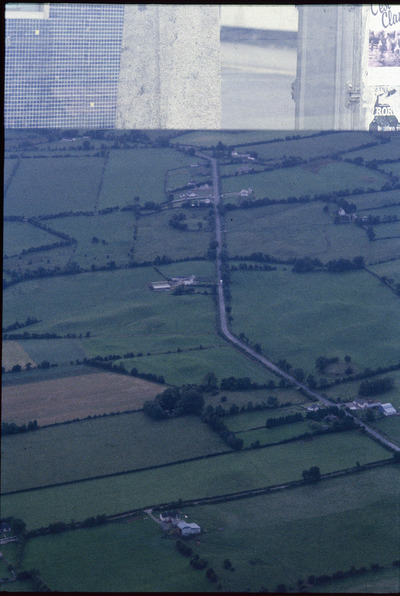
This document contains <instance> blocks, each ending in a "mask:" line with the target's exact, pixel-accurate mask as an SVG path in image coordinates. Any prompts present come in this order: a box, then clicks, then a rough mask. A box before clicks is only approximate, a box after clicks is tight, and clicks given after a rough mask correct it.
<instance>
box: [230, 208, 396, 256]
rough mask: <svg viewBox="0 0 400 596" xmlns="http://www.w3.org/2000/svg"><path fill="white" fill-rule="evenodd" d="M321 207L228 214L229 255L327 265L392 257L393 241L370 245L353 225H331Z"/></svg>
mask: <svg viewBox="0 0 400 596" xmlns="http://www.w3.org/2000/svg"><path fill="white" fill-rule="evenodd" d="M323 207H324V205H323V203H319V202H316V203H314V202H313V203H309V204H305V205H269V206H268V207H259V208H256V209H239V210H237V211H229V212H228V213H227V215H226V216H225V227H226V230H227V238H228V249H229V252H230V255H231V256H232V257H233V256H235V255H249V254H251V253H252V252H258V251H260V252H264V253H266V254H270V255H273V256H274V257H276V258H279V259H290V258H301V257H304V256H310V257H313V258H318V259H320V260H321V261H322V262H326V261H329V260H332V259H338V258H350V259H351V258H354V257H356V256H358V255H360V254H362V255H364V256H365V259H366V261H376V260H378V259H379V258H382V256H383V254H384V253H385V251H387V250H389V251H390V252H389V254H390V255H392V254H394V253H395V241H393V243H391V244H390V246H387V247H386V246H384V247H381V246H380V243H374V242H370V241H369V240H368V237H367V235H366V233H365V231H364V230H362V229H361V228H358V227H356V226H355V225H353V224H346V225H334V223H333V220H332V217H330V215H329V214H328V213H325V212H324V211H323ZM381 227H384V228H385V229H386V225H385V226H381Z"/></svg>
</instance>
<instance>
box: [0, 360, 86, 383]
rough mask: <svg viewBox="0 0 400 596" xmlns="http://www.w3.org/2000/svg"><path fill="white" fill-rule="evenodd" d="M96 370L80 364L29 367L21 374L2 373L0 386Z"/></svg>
mask: <svg viewBox="0 0 400 596" xmlns="http://www.w3.org/2000/svg"><path fill="white" fill-rule="evenodd" d="M97 372H98V371H97V370H96V369H95V368H93V367H91V366H84V365H82V364H71V365H61V366H56V367H54V368H53V367H51V368H31V369H30V370H24V373H23V374H22V375H20V374H18V373H8V374H6V375H3V377H2V379H1V385H2V387H14V386H15V385H25V384H26V383H37V382H39V381H49V380H51V379H62V378H69V377H75V376H76V375H87V374H96V373H97Z"/></svg>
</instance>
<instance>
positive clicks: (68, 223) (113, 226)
mask: <svg viewBox="0 0 400 596" xmlns="http://www.w3.org/2000/svg"><path fill="white" fill-rule="evenodd" d="M48 223H49V225H50V226H51V227H52V228H54V229H55V230H58V231H60V232H64V233H67V234H69V235H70V236H72V237H73V238H76V240H77V245H76V247H75V249H74V254H73V259H74V261H77V262H78V263H79V264H80V265H81V266H82V267H85V268H88V267H90V266H91V265H92V264H95V265H97V266H100V265H107V263H108V262H109V261H115V262H116V263H117V265H120V264H123V263H127V262H128V261H129V251H130V249H131V248H132V246H133V242H134V240H133V233H134V227H135V218H134V216H133V214H132V213H130V212H123V213H121V212H118V213H108V214H107V215H101V216H100V215H99V216H81V217H79V216H77V217H63V218H60V219H54V220H49V222H48ZM93 238H98V240H99V242H93V241H92V239H93Z"/></svg>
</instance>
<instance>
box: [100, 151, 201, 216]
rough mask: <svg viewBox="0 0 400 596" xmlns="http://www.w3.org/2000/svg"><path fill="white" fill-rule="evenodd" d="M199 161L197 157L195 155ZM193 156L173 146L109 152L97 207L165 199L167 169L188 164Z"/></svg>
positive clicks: (102, 207) (121, 205)
mask: <svg viewBox="0 0 400 596" xmlns="http://www.w3.org/2000/svg"><path fill="white" fill-rule="evenodd" d="M195 161H198V158H195ZM191 163H193V157H191V156H189V155H184V154H183V153H180V152H178V151H176V150H175V149H155V148H152V149H126V150H114V151H111V152H110V156H109V159H108V162H107V166H106V170H105V173H104V179H103V185H102V188H101V193H100V200H99V208H100V209H104V208H105V207H114V206H116V205H119V206H120V207H123V206H124V205H128V204H133V203H134V198H135V197H136V196H138V197H140V202H141V204H142V205H143V204H144V202H145V201H155V202H156V203H161V202H163V201H165V200H166V195H165V191H164V182H165V177H166V172H167V170H170V169H173V168H178V167H181V166H187V165H190V164H191Z"/></svg>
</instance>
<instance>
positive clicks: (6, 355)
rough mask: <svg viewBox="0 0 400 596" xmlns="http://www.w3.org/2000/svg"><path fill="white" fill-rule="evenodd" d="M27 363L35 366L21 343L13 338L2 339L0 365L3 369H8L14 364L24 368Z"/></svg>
mask: <svg viewBox="0 0 400 596" xmlns="http://www.w3.org/2000/svg"><path fill="white" fill-rule="evenodd" d="M27 364H28V365H29V364H30V365H31V366H36V362H35V361H34V360H32V358H31V357H30V356H29V354H28V353H27V352H26V351H25V350H24V348H23V347H22V346H21V344H20V343H19V342H17V341H14V340H3V342H2V355H1V365H2V367H4V370H5V371H6V372H7V371H10V370H11V369H12V368H13V366H15V365H19V366H21V367H22V368H25V367H26V365H27Z"/></svg>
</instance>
